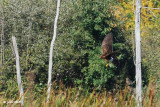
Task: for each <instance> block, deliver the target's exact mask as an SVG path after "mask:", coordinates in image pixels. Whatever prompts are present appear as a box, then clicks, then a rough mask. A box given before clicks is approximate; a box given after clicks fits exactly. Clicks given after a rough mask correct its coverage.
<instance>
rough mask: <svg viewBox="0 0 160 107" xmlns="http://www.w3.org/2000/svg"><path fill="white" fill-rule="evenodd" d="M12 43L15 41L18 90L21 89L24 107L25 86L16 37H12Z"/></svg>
mask: <svg viewBox="0 0 160 107" xmlns="http://www.w3.org/2000/svg"><path fill="white" fill-rule="evenodd" d="M12 41H13V48H14V52H15V55H16V69H17V83H18V89H19V92H20V98H21V100H20V101H21V105H22V106H23V104H24V96H23V86H22V82H21V74H20V63H19V54H18V48H17V43H16V38H15V37H14V36H12Z"/></svg>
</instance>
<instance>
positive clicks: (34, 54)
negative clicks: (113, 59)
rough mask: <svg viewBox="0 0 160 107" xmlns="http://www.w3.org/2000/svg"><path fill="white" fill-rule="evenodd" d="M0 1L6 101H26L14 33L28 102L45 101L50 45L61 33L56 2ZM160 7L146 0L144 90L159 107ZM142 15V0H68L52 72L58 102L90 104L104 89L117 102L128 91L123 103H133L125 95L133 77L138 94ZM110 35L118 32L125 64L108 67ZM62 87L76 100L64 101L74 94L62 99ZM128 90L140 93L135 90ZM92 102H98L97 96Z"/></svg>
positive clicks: (1, 84) (0, 84) (0, 72)
mask: <svg viewBox="0 0 160 107" xmlns="http://www.w3.org/2000/svg"><path fill="white" fill-rule="evenodd" d="M0 3H1V12H0V20H1V24H0V29H1V59H0V60H1V68H0V78H1V79H0V94H1V95H2V97H0V99H1V100H2V99H3V100H9V99H13V100H16V99H18V94H17V93H18V86H17V82H16V68H15V59H14V54H13V53H14V52H13V46H12V41H11V37H12V36H16V38H17V44H18V50H19V55H20V63H21V64H20V66H21V74H22V81H23V86H24V91H25V92H26V102H29V101H31V102H36V101H37V102H38V101H39V100H40V99H39V100H36V98H38V97H39V96H41V95H42V94H44V93H45V90H46V88H47V79H48V63H49V62H48V61H49V46H50V42H51V39H52V34H53V25H54V17H55V14H56V1H51V0H16V1H15V0H1V2H0ZM145 7H148V8H145ZM158 7H160V2H159V0H143V1H142V9H141V12H142V13H141V21H142V22H141V38H142V41H141V44H142V80H143V92H144V93H147V94H146V96H143V97H144V101H146V102H143V104H144V105H145V104H146V105H147V104H148V103H149V104H150V105H151V104H155V105H158V103H157V102H158V101H159V99H160V92H159V87H160V76H159V75H160V73H159V70H160V66H159V64H160V54H159V53H160V30H159V28H160V9H158ZM134 13H135V1H134V0H67V1H66V0H62V1H61V7H60V17H59V21H58V32H57V38H56V42H55V45H54V58H53V63H54V64H53V71H52V72H53V79H52V81H53V86H52V88H53V90H54V91H53V93H54V94H53V96H55V97H54V98H55V99H60V101H57V100H55V99H54V100H55V101H57V102H58V103H55V104H57V105H58V106H61V104H69V105H70V103H68V102H69V100H70V102H74V101H77V102H79V103H80V104H84V105H85V103H87V101H88V99H91V98H93V97H90V96H91V95H92V96H96V95H97V96H98V95H99V94H100V93H103V94H104V92H107V93H108V92H109V93H111V95H110V96H109V95H108V94H107V95H108V96H109V98H111V100H110V99H106V100H107V101H110V103H111V102H113V101H112V99H115V98H116V96H119V97H118V98H119V99H120V96H121V94H122V93H123V94H122V99H123V100H122V101H121V100H118V101H121V102H120V104H123V103H124V102H125V101H126V99H125V98H124V97H126V96H125V94H124V93H125V92H122V90H126V89H128V88H126V85H127V81H126V80H128V79H129V80H130V81H132V84H131V85H130V86H129V87H130V89H131V90H133V91H134V88H135V66H134V62H135V42H134V38H135V37H134V36H135V32H134V29H135V26H134V25H135V24H134V23H135V15H134ZM109 32H112V33H113V35H114V38H113V39H114V40H113V41H114V43H113V50H115V51H118V52H117V54H116V56H117V57H118V59H119V61H120V64H119V66H118V67H115V66H114V65H112V64H109V67H108V68H107V67H106V66H105V65H106V62H105V60H103V59H101V58H100V54H101V53H102V51H101V43H102V41H103V38H104V37H105V36H106V34H108V33H109ZM2 36H4V38H2ZM3 56H4V57H3ZM60 90H61V91H63V92H64V93H69V92H70V93H71V96H72V97H73V98H69V97H70V96H69V95H68V94H66V97H64V99H67V98H68V99H67V100H65V103H64V99H63V98H61V97H58V98H57V97H56V96H58V95H59V93H61V91H60ZM68 90H69V91H68ZM73 90H74V91H73ZM79 91H80V92H81V93H83V94H82V96H83V97H84V98H86V101H85V100H84V101H83V100H82V99H83V97H80V98H79V94H78V93H79ZM152 91H154V92H153V93H154V94H152V93H151V92H152ZM86 92H87V94H86ZM127 92H129V93H132V91H127ZM55 93H56V94H55ZM93 93H94V94H93ZM95 93H98V94H95ZM117 93H118V94H117ZM103 94H102V95H101V97H102V96H103ZM31 95H32V96H31ZM85 95H86V96H85ZM107 95H106V96H107ZM127 95H128V94H127ZM131 95H134V94H133V93H132V94H131ZM33 96H34V97H33ZM44 96H45V95H44ZM77 96H78V97H77ZM151 96H152V97H151ZM101 97H100V98H101ZM103 97H104V96H103ZM131 97H132V96H130V95H129V96H128V97H127V100H128V101H132V99H129V98H131ZM41 98H43V97H41ZM76 98H79V99H78V100H77V99H76ZM95 98H97V97H95ZM75 99H76V100H75ZM93 99H94V98H93ZM153 99H154V100H153ZM41 100H42V99H41ZM97 100H99V99H97ZM148 100H149V101H148ZM39 102H40V101H39ZM88 102H89V104H94V103H93V102H94V101H92V100H89V101H88ZM115 102H116V100H115ZM133 102H134V101H133ZM0 103H1V102H0ZM99 103H100V102H99ZM99 103H96V104H99ZM110 103H108V104H110ZM41 104H42V103H41ZM72 104H73V103H72ZM77 104H78V103H77ZM100 104H101V103H100ZM115 104H116V103H115ZM117 104H118V103H117ZM127 104H130V103H127Z"/></svg>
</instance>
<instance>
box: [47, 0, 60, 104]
mask: <svg viewBox="0 0 160 107" xmlns="http://www.w3.org/2000/svg"><path fill="white" fill-rule="evenodd" d="M59 8H60V0H57V12H56V17H55V22H54V31H53V39H52V41H51V45H50V53H49V69H48V90H47V102H48V101H49V98H50V91H51V79H52V65H53V61H52V59H53V46H54V42H55V39H56V34H57V22H58V16H59Z"/></svg>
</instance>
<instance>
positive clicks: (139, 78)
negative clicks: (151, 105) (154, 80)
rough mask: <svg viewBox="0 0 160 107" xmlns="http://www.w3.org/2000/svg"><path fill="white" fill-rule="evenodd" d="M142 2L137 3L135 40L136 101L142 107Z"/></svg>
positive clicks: (138, 0) (139, 0)
mask: <svg viewBox="0 0 160 107" xmlns="http://www.w3.org/2000/svg"><path fill="white" fill-rule="evenodd" d="M140 15H141V0H137V1H136V14H135V40H136V100H137V104H138V107H142V76H141V26H140V24H141V17H140Z"/></svg>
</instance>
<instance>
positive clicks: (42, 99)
mask: <svg viewBox="0 0 160 107" xmlns="http://www.w3.org/2000/svg"><path fill="white" fill-rule="evenodd" d="M157 91H158V90H156V88H154V84H153V83H152V82H150V83H149V86H148V87H147V88H145V89H144V93H143V107H158V105H160V102H159V99H158V97H156V93H157ZM134 93H135V92H134V89H133V88H131V87H130V86H125V88H124V89H122V90H121V89H120V90H118V91H117V92H115V93H112V92H107V91H105V90H104V91H102V92H97V91H95V90H93V91H92V92H89V90H84V89H83V90H82V89H80V88H77V87H74V88H65V87H64V86H63V85H60V86H59V89H52V91H51V96H50V99H49V103H46V89H44V90H43V92H42V94H41V95H39V96H37V95H36V92H33V91H32V90H27V91H26V92H25V95H24V96H25V100H24V106H25V107H89V106H91V107H136V99H135V94H134ZM0 94H1V95H2V96H1V97H0V106H2V107H4V106H8V107H10V106H12V107H17V106H20V104H13V103H8V104H7V103H5V104H4V103H3V101H6V102H9V101H13V100H14V101H15V100H20V99H19V98H17V99H14V98H13V99H9V98H7V97H6V96H5V94H4V93H0Z"/></svg>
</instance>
